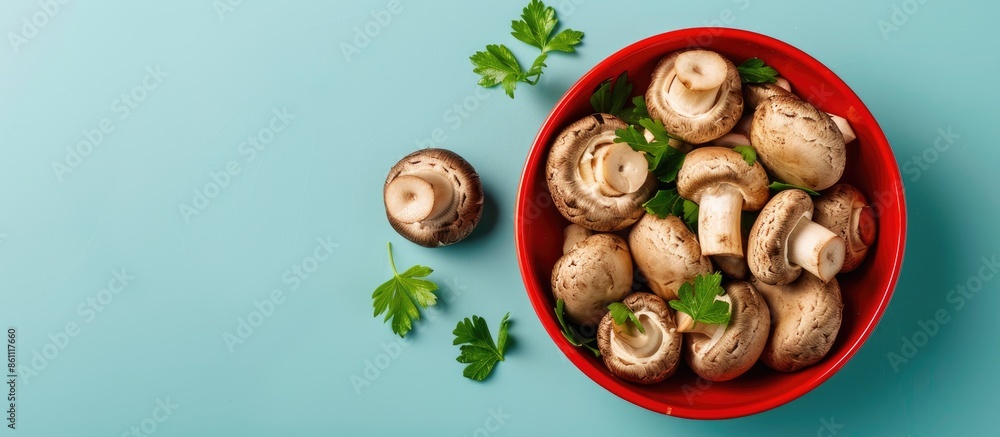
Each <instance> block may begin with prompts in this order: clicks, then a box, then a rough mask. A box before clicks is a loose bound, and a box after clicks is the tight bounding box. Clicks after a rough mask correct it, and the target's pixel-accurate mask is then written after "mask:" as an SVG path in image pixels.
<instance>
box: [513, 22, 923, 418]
mask: <svg viewBox="0 0 1000 437" xmlns="http://www.w3.org/2000/svg"><path fill="white" fill-rule="evenodd" d="M689 47H703V48H708V49H711V50H715V51H717V52H719V53H721V54H723V55H724V56H727V57H728V58H729V59H731V60H733V61H734V62H736V63H737V64H738V63H740V62H742V61H744V60H745V59H748V58H750V57H754V56H756V57H759V58H761V59H763V60H764V62H766V63H767V64H768V65H770V66H772V67H774V68H776V69H777V70H778V71H779V72H780V73H781V75H782V76H784V77H785V78H787V79H788V80H789V81H790V82H791V84H792V88H793V91H794V92H795V93H796V94H798V95H799V96H800V97H802V98H804V99H806V100H807V101H809V102H811V103H812V104H813V105H815V106H817V107H818V108H820V109H822V110H824V111H827V112H830V113H833V114H838V115H841V116H843V117H844V118H847V119H848V120H849V121H850V122H851V125H852V127H853V128H854V131H855V133H857V136H858V139H857V140H856V141H855V142H852V143H851V144H849V145H848V149H847V153H848V157H847V162H848V168H847V170H846V171H845V174H844V177H843V179H842V181H843V182H847V183H851V184H853V185H854V186H856V187H858V188H859V189H860V190H861V191H862V192H864V193H865V195H866V196H867V197H868V200H869V202H871V203H872V206H873V209H874V211H875V212H876V217H877V222H878V238H877V241H876V242H875V244H874V246H873V247H872V248H871V250H870V252H869V254H868V258H867V259H866V260H865V262H864V263H863V264H862V266H861V267H860V268H858V269H857V270H855V271H854V272H851V273H849V274H844V275H841V276H840V285H841V291H842V294H843V300H844V319H843V324H842V325H841V328H840V333H839V334H838V335H837V340H836V343H835V344H834V345H833V348H832V350H831V351H830V353H829V354H828V355H827V356H826V357H825V358H824V359H823V360H822V361H821V362H819V363H818V364H816V365H814V366H812V367H808V368H806V369H803V370H800V371H798V372H794V373H781V372H777V371H773V370H770V369H768V368H767V367H765V366H763V364H761V363H758V364H757V365H756V366H755V367H754V368H753V369H751V370H750V371H749V372H747V373H746V374H744V375H742V376H740V377H739V378H736V379H735V380H732V381H727V382H717V383H710V382H707V381H704V380H699V379H698V378H697V376H696V375H695V374H694V373H693V372H691V371H690V370H688V369H686V365H682V366H681V368H682V369H683V370H679V371H678V373H677V374H675V375H674V376H672V377H671V378H668V379H667V380H666V381H664V382H662V383H659V384H654V385H641V384H633V383H629V382H626V381H623V380H621V379H618V378H617V377H615V376H614V375H612V374H611V373H610V372H608V370H607V369H606V368H605V367H604V364H603V362H602V361H601V360H600V359H599V358H594V356H593V355H592V354H591V353H590V352H588V351H586V350H583V349H580V348H576V347H573V346H572V345H571V344H569V342H567V341H566V339H565V338H563V335H562V333H561V331H560V328H559V324H558V322H557V320H556V318H555V313H554V311H553V308H554V307H555V303H554V300H553V298H552V292H551V286H550V277H551V272H552V266H553V265H554V264H555V262H556V260H557V259H558V258H559V256H560V255H561V254H562V229H563V227H565V226H567V225H568V224H569V222H568V221H567V220H566V219H564V218H563V217H562V216H561V215H560V214H559V211H558V210H557V209H556V208H555V206H554V205H553V204H552V199H551V197H549V192H548V188H547V187H546V183H545V160H546V157H547V156H548V152H549V146H550V144H551V143H552V141H553V139H554V138H555V136H556V135H558V133H559V132H560V131H561V130H562V129H563V128H564V127H566V126H567V125H569V124H570V123H572V122H574V121H576V120H578V119H580V118H582V117H584V116H586V115H588V114H590V113H592V112H593V110H592V109H591V107H590V102H589V99H590V96H591V94H592V93H593V91H594V89H596V87H597V86H598V85H599V84H600V83H601V82H602V81H604V80H606V79H608V78H612V77H616V76H618V75H619V74H621V72H622V71H626V70H627V71H628V72H629V78H630V79H631V80H632V81H633V82H634V83H635V86H636V87H635V89H634V90H633V92H634V93H641V92H642V91H643V90H645V89H646V88H647V87H648V85H649V78H650V73H651V72H652V69H653V66H654V65H655V64H656V62H657V61H658V60H659V59H660V58H661V57H663V56H664V55H666V54H668V53H670V52H673V51H675V50H679V49H684V48H689ZM516 204H517V206H516V212H515V220H514V236H515V245H516V248H517V249H516V250H517V258H518V264H519V265H520V268H521V275H522V278H523V280H524V285H525V288H526V290H527V292H528V297H529V298H530V299H531V304H532V306H533V307H534V308H535V312H536V313H537V314H538V318H539V319H540V320H541V322H542V326H544V327H545V331H546V332H548V334H549V336H550V337H551V338H552V341H554V342H555V343H556V345H557V346H558V347H559V349H560V350H562V352H563V353H564V354H566V356H567V357H568V358H569V360H570V361H572V362H573V364H575V365H576V367H577V368H579V369H580V370H581V371H583V373H585V374H586V375H587V376H589V377H590V378H591V379H593V380H594V381H595V382H596V383H598V384H600V385H601V386H602V387H604V388H605V389H607V390H608V391H610V392H612V393H614V394H616V395H618V396H620V397H621V398H623V399H625V400H627V401H629V402H632V403H634V404H636V405H639V406H641V407H644V408H647V409H650V410H652V411H656V412H660V413H663V414H667V415H672V416H679V417H685V418H691V419H724V418H734V417H741V416H746V415H750V414H756V413H759V412H762V411H766V410H769V409H771V408H775V407H777V406H779V405H782V404H785V403H787V402H789V401H791V400H793V399H795V398H798V397H799V396H802V395H803V394H805V393H806V392H808V391H809V390H812V389H813V388H815V387H817V386H818V385H820V384H822V383H823V382H824V381H826V380H827V379H828V378H830V376H832V375H833V374H834V373H835V372H837V370H839V369H840V368H841V367H843V365H844V364H845V363H847V360H849V359H851V357H852V356H854V354H855V353H856V352H857V351H858V349H859V348H860V347H861V345H862V344H863V343H864V342H865V340H866V339H867V338H868V336H869V335H870V334H871V332H872V331H873V330H874V329H875V325H876V324H877V323H878V321H879V319H880V318H881V317H882V313H883V312H884V311H885V308H886V306H887V305H888V303H889V299H890V298H891V297H892V292H893V288H894V287H895V285H896V280H897V278H898V277H899V270H900V267H901V264H902V261H903V244H904V239H905V236H906V213H905V205H904V201H903V184H902V180H901V178H900V175H899V167H898V166H897V164H896V160H895V157H894V156H893V153H892V149H891V148H890V146H889V142H888V141H887V140H886V138H885V135H884V134H883V133H882V130H881V129H880V128H879V125H878V122H877V121H876V120H875V117H874V116H872V114H871V112H869V111H868V108H866V107H865V105H864V103H862V102H861V99H860V98H858V96H857V95H856V94H854V92H853V91H851V88H850V87H848V86H847V84H845V83H844V81H843V80H841V79H840V78H839V77H837V75H836V74H834V73H833V72H832V71H830V69H829V68H827V67H826V66H824V65H823V64H821V63H820V62H819V61H817V60H816V59H814V58H813V57H811V56H809V55H808V54H806V53H804V52H802V51H801V50H799V49H796V48H795V47H792V46H790V45H788V44H786V43H784V42H781V41H778V40H776V39H774V38H771V37H767V36H764V35H760V34H757V33H753V32H747V31H743V30H736V29H725V28H694V29H684V30H678V31H673V32H667V33H664V34H661V35H657V36H654V37H651V38H647V39H645V40H642V41H639V42H637V43H635V44H632V45H630V46H628V47H626V48H624V49H622V50H621V51H619V52H617V53H615V54H613V55H611V56H610V57H608V58H607V59H605V60H604V61H602V62H600V63H599V64H597V66H596V67H594V68H593V69H591V70H590V71H589V72H587V74H585V75H584V76H583V77H582V78H580V80H578V81H577V82H576V83H575V84H574V85H573V86H572V87H571V88H570V89H569V91H567V92H566V94H565V95H564V96H563V97H562V99H560V100H559V103H557V104H556V106H555V109H553V110H552V113H551V114H550V115H549V117H548V119H546V120H545V123H544V124H543V125H542V128H541V131H540V132H539V133H538V137H537V138H536V139H535V142H534V144H533V145H532V147H531V150H530V151H529V152H528V159H527V162H526V163H525V166H524V173H523V175H522V176H521V183H520V187H519V189H518V196H517V201H516Z"/></svg>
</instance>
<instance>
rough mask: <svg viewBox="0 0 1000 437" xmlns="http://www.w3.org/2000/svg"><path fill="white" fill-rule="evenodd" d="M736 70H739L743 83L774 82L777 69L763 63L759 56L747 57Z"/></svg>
mask: <svg viewBox="0 0 1000 437" xmlns="http://www.w3.org/2000/svg"><path fill="white" fill-rule="evenodd" d="M736 70H737V71H739V72H740V80H741V81H743V83H775V82H776V81H777V80H778V79H777V76H778V70H775V69H774V68H771V67H769V66H767V65H764V61H762V60H760V58H750V59H747V60H746V62H744V63H742V64H740V66H739V67H736Z"/></svg>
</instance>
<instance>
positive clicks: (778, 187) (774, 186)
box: [767, 181, 819, 196]
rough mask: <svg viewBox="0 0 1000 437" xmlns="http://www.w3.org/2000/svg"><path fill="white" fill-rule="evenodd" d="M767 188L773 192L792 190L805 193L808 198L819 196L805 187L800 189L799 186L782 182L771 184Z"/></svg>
mask: <svg viewBox="0 0 1000 437" xmlns="http://www.w3.org/2000/svg"><path fill="white" fill-rule="evenodd" d="M767 188H770V189H772V190H774V191H785V190H793V189H794V190H802V191H805V192H806V194H808V195H810V196H819V193H817V192H816V191H815V190H810V189H808V188H806V187H801V186H798V185H792V184H786V183H784V182H778V181H774V182H772V183H771V185H768V186H767Z"/></svg>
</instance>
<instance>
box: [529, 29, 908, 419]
mask: <svg viewBox="0 0 1000 437" xmlns="http://www.w3.org/2000/svg"><path fill="white" fill-rule="evenodd" d="M705 34H709V35H713V38H717V37H720V36H723V37H726V38H732V39H741V40H746V41H748V42H751V43H753V44H754V45H758V46H761V47H763V48H767V49H770V50H773V51H776V52H780V53H784V54H786V55H788V56H790V57H792V58H794V59H795V60H796V61H797V62H799V63H801V64H802V65H803V66H804V67H806V68H808V69H809V70H811V71H812V72H814V73H815V74H816V75H817V76H819V77H820V78H821V79H822V80H823V81H824V82H826V83H834V84H837V85H838V88H842V89H844V90H847V91H848V93H846V94H845V95H844V98H845V99H847V100H849V101H850V102H851V105H852V106H853V107H854V108H855V109H857V111H858V114H859V115H860V117H861V118H862V119H868V120H872V121H874V124H873V128H872V133H873V138H874V143H875V144H873V145H870V146H868V147H876V148H877V149H878V152H879V153H881V154H883V155H885V157H887V158H888V159H890V160H891V162H892V163H894V164H895V166H893V167H892V168H891V169H890V170H891V174H889V175H887V177H888V179H889V181H890V182H891V185H894V195H896V196H898V202H897V211H896V213H897V214H898V217H899V235H900V237H899V238H898V242H897V244H896V245H895V247H887V248H886V249H885V250H888V251H890V252H891V253H890V255H889V256H890V257H891V259H892V263H891V271H890V272H888V274H889V281H888V283H887V284H886V285H885V291H884V292H883V293H882V298H881V299H880V300H878V301H877V306H876V308H875V313H874V317H872V318H871V319H868V320H859V323H860V324H863V329H862V330H861V335H860V336H859V337H858V338H857V339H855V340H853V341H852V342H850V343H848V344H846V345H845V347H846V353H845V354H844V355H842V356H841V357H839V359H836V360H835V361H833V362H829V363H827V364H826V365H825V366H824V367H825V368H824V370H823V371H822V372H821V373H819V374H817V375H815V376H814V377H813V378H811V379H809V380H807V382H806V383H804V384H800V385H797V386H795V387H794V388H792V389H790V390H786V391H784V392H782V393H780V394H779V395H777V396H774V397H770V398H764V399H760V400H755V401H752V402H749V403H747V404H745V405H740V406H734V407H727V408H721V409H700V408H697V407H695V406H694V405H681V404H670V403H667V402H663V401H660V400H656V399H651V398H648V397H646V396H643V395H640V394H638V393H635V392H633V391H631V390H629V389H628V387H627V385H625V383H624V382H623V381H620V380H617V379H615V378H614V377H612V376H609V375H606V374H603V373H597V374H593V372H588V371H587V370H585V369H584V368H583V367H581V365H582V364H583V362H584V361H585V360H586V359H585V358H583V356H582V354H579V353H578V352H577V350H576V348H575V347H574V346H572V345H570V344H569V342H568V341H565V339H564V338H563V335H562V331H561V329H560V328H559V326H557V324H556V322H555V321H553V320H552V318H550V317H544V316H543V314H547V313H550V312H551V311H552V309H551V308H548V304H547V302H546V301H545V299H544V298H543V297H542V293H541V291H543V290H538V289H537V288H538V287H537V286H535V285H532V283H531V280H530V279H531V278H530V276H531V275H532V274H533V273H534V271H533V268H532V266H531V265H530V263H529V262H528V260H527V257H526V256H525V254H526V253H528V251H529V250H530V248H529V247H528V246H527V244H528V243H527V242H526V240H525V239H524V238H522V233H523V229H524V226H525V223H524V217H525V215H524V211H525V209H526V208H528V207H529V205H528V202H529V200H530V199H528V197H529V196H527V190H528V189H529V188H530V187H529V186H527V184H526V181H527V180H528V179H530V176H531V173H533V172H537V171H538V170H537V169H538V168H539V167H538V166H539V165H544V160H545V158H546V156H547V153H543V152H544V151H546V150H548V144H541V143H540V142H541V141H542V140H543V139H545V138H543V137H545V136H547V134H548V133H549V132H550V131H553V129H558V128H560V127H561V126H554V124H555V123H556V120H555V118H556V117H555V116H556V114H562V113H564V112H565V111H567V110H572V108H568V106H569V100H570V96H572V95H576V94H579V93H581V92H585V93H589V92H591V91H592V90H584V89H582V88H583V86H584V84H586V83H590V82H592V80H591V79H593V78H594V76H596V75H604V74H606V73H602V72H603V71H607V70H609V69H611V68H612V67H613V66H614V64H616V63H618V62H620V61H621V60H622V59H623V58H626V57H628V56H631V55H632V54H634V53H635V52H638V51H640V50H642V49H645V48H648V47H650V46H654V45H660V44H665V43H670V42H671V41H673V40H679V39H687V40H688V41H689V43H688V44H687V45H686V46H681V47H678V48H677V49H678V50H680V49H683V48H685V47H687V48H690V47H698V46H699V45H698V44H696V43H695V42H694V41H696V38H698V37H699V36H703V35H705ZM710 45H711V44H707V46H710ZM599 79H600V80H598V82H600V81H601V80H604V79H606V77H601V78H599ZM869 200H871V199H869ZM905 205H906V202H905V195H904V192H903V185H902V177H901V175H900V172H899V164H898V161H897V160H896V159H895V156H894V154H893V151H892V148H891V146H890V144H889V141H888V140H887V139H886V137H885V134H884V132H883V131H882V128H881V126H880V125H879V123H878V121H877V120H876V119H875V116H874V115H873V114H872V113H871V111H869V109H868V107H867V106H865V105H864V102H862V101H861V98H860V97H858V96H857V94H856V93H855V92H854V90H853V89H851V88H850V86H848V85H847V83H846V82H844V81H843V80H842V79H841V78H840V77H839V76H837V74H835V73H834V72H833V71H832V70H830V69H829V68H828V67H826V66H825V65H823V64H822V63H821V62H819V61H818V60H817V59H815V58H814V57H812V56H811V55H809V54H808V53H806V52H804V51H802V50H800V49H798V48H796V47H794V46H792V45H790V44H788V43H785V42H784V41H781V40H778V39H776V38H774V37H770V36H767V35H763V34H760V33H756V32H752V31H748V30H742V29H734V28H725V27H692V28H685V29H678V30H672V31H668V32H664V33H660V34H657V35H653V36H650V37H647V38H644V39H642V40H639V41H637V42H635V43H632V44H630V45H628V46H626V47H624V48H622V49H620V50H618V51H616V52H614V53H612V54H611V55H609V56H608V57H606V58H604V59H603V60H601V61H600V62H598V63H597V64H596V65H595V66H594V67H593V68H591V69H590V70H588V71H587V72H586V73H585V74H584V75H582V76H581V77H580V78H579V79H577V80H576V82H575V83H574V84H573V85H572V86H571V87H570V88H569V89H568V90H567V91H566V92H565V93H564V94H563V95H562V97H560V99H559V101H558V102H557V103H556V105H555V106H554V107H553V108H552V110H551V111H550V112H549V114H548V115H547V116H546V119H545V121H544V122H543V123H542V126H541V127H540V129H539V131H538V134H537V136H536V137H535V139H534V141H533V142H532V145H531V148H530V149H529V151H528V155H527V158H526V160H525V164H524V168H523V170H522V173H521V178H520V181H519V184H518V189H517V196H516V199H515V211H514V246H515V252H516V255H517V261H518V268H519V270H520V272H521V280H522V283H523V284H524V286H525V292H526V293H527V294H528V298H529V300H530V302H531V305H532V307H533V309H534V311H535V314H536V316H538V319H539V322H540V323H541V324H542V326H543V328H544V329H545V331H546V332H547V333H548V335H549V337H550V338H551V339H552V341H553V342H554V343H555V344H556V346H557V347H558V348H559V349H560V351H561V352H562V353H563V354H564V355H565V356H566V358H567V359H569V360H570V361H571V362H572V363H573V365H574V366H576V367H577V369H579V370H580V371H581V372H582V373H583V374H585V375H586V376H587V377H588V378H590V379H591V380H593V381H594V382H595V383H597V384H598V385H600V386H601V387H603V388H604V389H605V390H607V391H609V392H611V393H613V394H615V395H616V396H618V397H620V398H622V399H624V400H626V401H629V402H631V403H633V404H636V405H638V406H641V407H643V408H646V409H648V410H651V411H655V412H658V413H662V414H666V415H670V416H676V417H682V418H688V419H729V418H738V417H743V416H749V415H752V414H757V413H761V412H764V411H767V410H770V409H773V408H776V407H779V406H781V405H784V404H786V403H788V402H791V401H792V400H795V399H797V398H799V397H801V396H802V395H804V394H806V393H808V392H809V391H811V390H813V389H814V388H816V387H818V386H819V385H821V384H822V383H823V382H825V381H826V380H828V379H829V378H830V377H831V376H833V375H834V374H835V373H837V371H839V370H840V369H841V368H842V367H843V366H844V365H845V364H846V363H847V361H849V360H850V359H851V358H852V357H853V356H854V355H855V353H857V351H858V349H860V348H861V346H862V345H863V344H864V343H865V342H866V341H867V339H868V338H869V336H870V335H871V333H872V332H873V331H874V330H875V327H876V326H877V325H878V323H879V321H880V320H881V318H882V316H883V315H884V314H885V309H886V307H887V306H888V303H889V301H890V300H891V298H892V295H893V293H894V291H895V288H896V284H897V282H898V279H899V274H900V271H901V268H902V262H903V253H904V247H905V242H906V221H907V220H906V206H905ZM883 207H888V206H883ZM536 276H537V275H536Z"/></svg>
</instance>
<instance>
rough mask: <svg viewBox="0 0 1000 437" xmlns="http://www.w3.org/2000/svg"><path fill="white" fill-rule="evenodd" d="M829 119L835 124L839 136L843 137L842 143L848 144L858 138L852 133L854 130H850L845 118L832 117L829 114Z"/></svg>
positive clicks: (849, 124)
mask: <svg viewBox="0 0 1000 437" xmlns="http://www.w3.org/2000/svg"><path fill="white" fill-rule="evenodd" d="M827 114H829V115H830V118H831V119H833V122H834V123H836V124H837V129H840V134H841V135H843V136H844V143H845V144H846V143H850V142H851V141H854V140H855V139H857V138H858V135H857V134H855V133H854V129H853V128H851V123H850V122H848V121H847V119H846V118H844V117H841V116H839V115H833V114H830V113H829V112H828V113H827Z"/></svg>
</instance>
